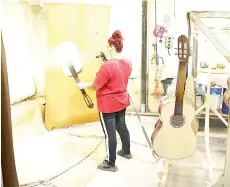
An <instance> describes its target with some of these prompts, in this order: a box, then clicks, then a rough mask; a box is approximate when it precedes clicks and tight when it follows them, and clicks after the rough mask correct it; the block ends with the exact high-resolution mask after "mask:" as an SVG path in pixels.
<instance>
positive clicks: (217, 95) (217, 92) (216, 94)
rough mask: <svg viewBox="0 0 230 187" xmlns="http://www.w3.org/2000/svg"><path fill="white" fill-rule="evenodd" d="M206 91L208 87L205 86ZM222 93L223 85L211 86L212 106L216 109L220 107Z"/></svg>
mask: <svg viewBox="0 0 230 187" xmlns="http://www.w3.org/2000/svg"><path fill="white" fill-rule="evenodd" d="M205 91H206V93H207V87H206V88H205ZM221 95H222V88H221V87H211V88H210V108H212V109H214V110H219V109H220V104H221Z"/></svg>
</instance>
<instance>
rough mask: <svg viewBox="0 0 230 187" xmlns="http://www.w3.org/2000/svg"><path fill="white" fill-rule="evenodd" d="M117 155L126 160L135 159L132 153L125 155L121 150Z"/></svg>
mask: <svg viewBox="0 0 230 187" xmlns="http://www.w3.org/2000/svg"><path fill="white" fill-rule="evenodd" d="M117 155H119V156H122V157H124V158H126V159H131V158H133V156H132V155H131V153H129V154H125V153H124V151H123V150H122V149H121V150H120V151H118V152H117Z"/></svg>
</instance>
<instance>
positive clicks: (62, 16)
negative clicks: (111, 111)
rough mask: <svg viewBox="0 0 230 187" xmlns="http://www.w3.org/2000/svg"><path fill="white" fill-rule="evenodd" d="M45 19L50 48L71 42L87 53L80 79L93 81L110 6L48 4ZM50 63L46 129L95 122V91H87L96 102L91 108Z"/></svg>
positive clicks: (67, 79) (47, 79)
mask: <svg viewBox="0 0 230 187" xmlns="http://www.w3.org/2000/svg"><path fill="white" fill-rule="evenodd" d="M47 19H48V25H47V32H48V47H49V49H53V48H54V47H55V46H57V45H59V44H61V43H62V42H73V43H74V44H75V45H76V46H77V47H78V49H79V51H80V53H84V54H86V56H88V57H87V59H86V60H85V61H84V62H83V63H84V65H83V71H82V72H81V73H80V74H79V78H80V80H81V81H84V82H92V81H93V80H94V78H95V76H96V73H97V71H98V69H99V66H100V64H99V63H98V62H97V60H96V59H95V56H96V54H97V53H99V52H100V51H105V49H106V44H107V40H108V35H107V34H108V27H109V19H110V7H107V6H93V5H79V4H49V6H48V17H47ZM50 64H52V65H50V66H49V67H48V68H47V71H46V114H45V124H46V128H47V129H48V130H51V129H53V128H57V127H67V126H70V125H73V124H82V123H89V122H95V121H98V120H99V117H98V111H97V103H96V96H95V92H93V91H89V90H86V91H87V94H88V95H89V96H90V97H91V99H92V101H93V102H94V104H95V106H94V108H93V109H89V108H88V107H87V106H86V104H85V102H84V100H83V97H82V94H81V92H80V90H79V89H78V88H77V87H76V84H75V81H74V79H73V78H71V77H65V76H64V75H63V74H62V71H61V67H60V66H59V65H58V64H55V63H52V62H51V63H50Z"/></svg>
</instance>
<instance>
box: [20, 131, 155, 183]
mask: <svg viewBox="0 0 230 187" xmlns="http://www.w3.org/2000/svg"><path fill="white" fill-rule="evenodd" d="M66 129H69V127H68V128H66ZM65 134H67V135H70V136H74V137H79V138H89V139H101V141H100V143H99V144H97V146H96V147H95V148H94V149H93V150H92V151H91V152H90V153H89V154H88V155H86V156H85V157H84V158H83V159H81V160H80V161H79V162H77V163H76V164H74V165H72V166H71V167H69V168H68V169H66V170H65V171H63V172H61V173H59V174H58V175H55V176H54V177H52V178H50V179H48V180H38V181H35V182H31V183H27V184H22V185H20V187H36V186H39V185H43V186H45V187H58V186H56V185H55V184H53V183H51V182H50V181H52V180H54V179H56V178H58V177H60V176H61V175H63V174H65V173H67V172H68V171H70V170H71V169H73V168H74V167H76V166H78V165H79V164H80V163H82V162H83V161H84V160H86V159H87V158H88V157H90V156H91V155H92V154H93V153H94V152H95V150H96V149H97V148H98V147H99V146H100V145H101V144H102V142H103V141H104V138H105V137H104V136H96V135H91V136H82V135H78V134H74V133H71V132H65ZM130 142H131V143H133V144H137V145H140V146H144V147H148V148H150V147H149V146H148V145H146V144H142V143H139V142H135V141H130ZM118 143H119V144H121V142H120V141H118ZM138 158H139V157H138ZM139 159H141V158H139ZM141 160H142V161H143V162H145V163H148V164H155V163H157V162H159V160H156V161H155V162H148V161H145V160H143V159H141Z"/></svg>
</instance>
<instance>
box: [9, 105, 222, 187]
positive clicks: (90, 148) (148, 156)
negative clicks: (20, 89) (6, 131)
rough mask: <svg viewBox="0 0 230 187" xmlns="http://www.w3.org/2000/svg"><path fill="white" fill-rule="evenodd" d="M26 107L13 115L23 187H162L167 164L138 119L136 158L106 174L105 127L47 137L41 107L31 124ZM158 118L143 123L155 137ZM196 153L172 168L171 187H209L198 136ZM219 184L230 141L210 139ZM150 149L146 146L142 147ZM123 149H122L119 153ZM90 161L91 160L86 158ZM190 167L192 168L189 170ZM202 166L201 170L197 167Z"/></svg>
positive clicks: (132, 121) (133, 120)
mask: <svg viewBox="0 0 230 187" xmlns="http://www.w3.org/2000/svg"><path fill="white" fill-rule="evenodd" d="M26 108H27V106H26V107H15V108H13V109H12V119H13V135H14V148H15V159H16V166H17V172H18V177H19V181H20V184H21V186H30V187H32V186H33V187H35V186H37V187H39V186H42V187H44V186H50V187H51V186H52V187H131V186H132V187H142V186H143V187H157V186H159V183H160V181H161V176H162V172H163V171H164V163H165V161H164V160H160V161H159V162H156V163H155V160H154V158H153V156H152V153H151V150H150V149H149V148H148V147H146V146H144V145H147V143H146V141H145V139H144V136H143V134H142V130H141V128H140V126H139V123H138V120H137V117H136V116H127V125H128V128H129V130H130V134H131V140H132V144H131V150H132V154H133V156H134V158H133V159H132V160H126V159H123V158H120V157H117V166H118V168H119V170H118V172H116V173H110V172H102V171H99V170H97V164H98V163H100V162H101V161H102V160H103V159H104V156H105V144H104V140H103V133H102V129H101V126H100V124H99V123H92V124H85V125H82V126H73V127H71V128H68V129H56V130H53V131H51V132H47V131H46V129H45V128H44V126H43V121H42V116H41V113H40V109H39V107H33V108H32V109H30V113H29V115H28V116H29V117H28V116H27V120H16V119H20V118H22V117H20V112H21V111H22V110H24V111H25V110H26ZM156 120H157V119H156V118H153V117H142V121H143V124H144V126H145V127H146V130H147V132H148V133H149V135H150V134H151V133H152V131H153V127H154V124H155V121H156ZM197 139H198V145H197V151H196V153H195V154H194V155H193V156H192V157H191V158H189V159H185V160H181V161H178V162H176V163H175V164H174V165H172V166H171V167H170V170H169V175H168V180H167V183H166V186H167V187H197V186H202V187H206V186H208V176H209V175H208V171H207V161H206V159H205V149H204V137H203V133H199V134H198V136H197ZM210 143H211V153H212V162H213V163H212V164H213V167H215V168H219V169H217V170H214V177H213V181H215V180H217V179H218V177H219V176H220V175H221V173H222V171H221V168H222V169H223V167H224V154H225V147H226V135H224V134H219V135H215V134H212V135H211V137H210ZM142 144H144V145H142ZM120 146H121V144H120V143H119V145H118V149H119V148H120ZM86 157H87V158H86ZM186 165H190V166H186ZM194 166H197V167H194Z"/></svg>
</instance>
